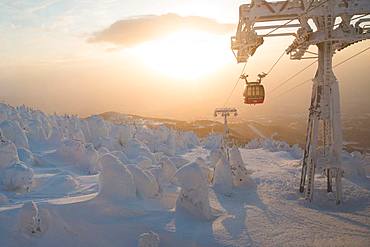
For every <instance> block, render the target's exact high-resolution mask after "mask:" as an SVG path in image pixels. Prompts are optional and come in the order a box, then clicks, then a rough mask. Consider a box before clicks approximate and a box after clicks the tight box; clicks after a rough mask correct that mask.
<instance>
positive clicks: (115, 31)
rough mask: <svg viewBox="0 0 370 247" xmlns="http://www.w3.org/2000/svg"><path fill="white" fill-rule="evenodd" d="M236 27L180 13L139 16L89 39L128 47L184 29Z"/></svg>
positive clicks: (220, 30)
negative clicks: (180, 14)
mask: <svg viewBox="0 0 370 247" xmlns="http://www.w3.org/2000/svg"><path fill="white" fill-rule="evenodd" d="M234 28H235V26H234V25H232V24H222V23H218V22H217V21H215V20H213V19H209V18H205V17H200V16H185V17H183V16H179V15H176V14H165V15H159V16H153V15H151V16H138V17H133V18H129V19H124V20H119V21H117V22H115V23H113V24H112V25H111V26H110V27H108V28H106V29H104V30H102V31H100V32H97V33H95V34H93V36H92V37H90V38H89V39H88V42H90V43H97V42H108V43H113V44H115V45H120V46H126V47H127V46H134V45H137V44H140V43H143V42H146V41H149V40H153V39H158V38H161V37H163V36H166V35H168V34H170V33H173V32H176V31H178V30H182V29H192V30H199V31H204V32H210V33H216V34H224V33H228V32H231V31H233V30H234Z"/></svg>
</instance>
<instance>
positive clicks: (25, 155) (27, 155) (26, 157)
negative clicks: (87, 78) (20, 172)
mask: <svg viewBox="0 0 370 247" xmlns="http://www.w3.org/2000/svg"><path fill="white" fill-rule="evenodd" d="M17 153H18V157H19V160H20V161H22V162H23V163H24V164H26V165H27V166H33V165H35V164H36V159H35V157H34V155H33V153H32V152H31V151H30V150H28V149H27V148H22V147H21V148H18V149H17Z"/></svg>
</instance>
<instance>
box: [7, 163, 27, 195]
mask: <svg viewBox="0 0 370 247" xmlns="http://www.w3.org/2000/svg"><path fill="white" fill-rule="evenodd" d="M33 176H34V173H33V170H32V169H31V168H29V167H27V166H26V165H24V164H22V163H15V164H13V165H12V166H10V167H8V168H6V169H4V171H3V174H2V183H3V185H4V187H5V189H6V190H9V191H20V192H24V191H29V190H30V188H31V186H32V182H33Z"/></svg>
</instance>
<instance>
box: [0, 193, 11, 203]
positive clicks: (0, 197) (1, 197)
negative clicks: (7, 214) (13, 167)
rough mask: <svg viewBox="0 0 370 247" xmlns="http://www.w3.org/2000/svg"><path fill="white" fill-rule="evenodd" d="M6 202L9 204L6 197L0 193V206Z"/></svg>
mask: <svg viewBox="0 0 370 247" xmlns="http://www.w3.org/2000/svg"><path fill="white" fill-rule="evenodd" d="M8 202H9V200H8V197H6V195H4V194H1V193H0V205H1V204H6V203H8Z"/></svg>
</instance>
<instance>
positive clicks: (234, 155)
mask: <svg viewBox="0 0 370 247" xmlns="http://www.w3.org/2000/svg"><path fill="white" fill-rule="evenodd" d="M229 152H230V153H229V157H230V166H231V173H232V176H233V185H234V186H235V187H238V186H241V185H243V184H245V182H247V181H248V180H249V176H248V172H247V169H246V167H245V164H244V162H243V159H242V155H241V154H240V151H239V148H238V147H236V146H234V147H232V148H231V149H230V151H229Z"/></svg>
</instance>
